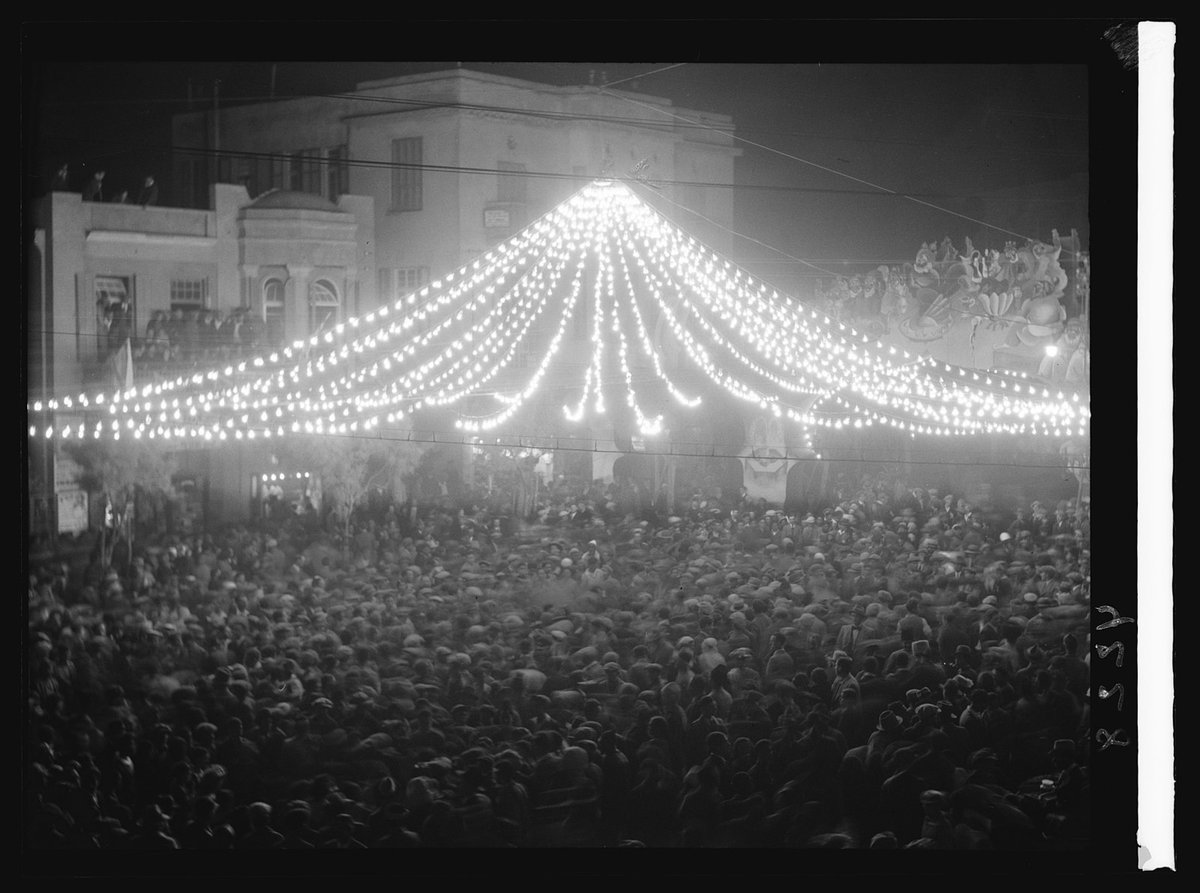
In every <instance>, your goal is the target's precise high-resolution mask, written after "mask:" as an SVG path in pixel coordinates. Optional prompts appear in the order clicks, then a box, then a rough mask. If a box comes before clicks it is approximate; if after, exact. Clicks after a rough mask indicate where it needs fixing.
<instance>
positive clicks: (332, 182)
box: [325, 146, 350, 202]
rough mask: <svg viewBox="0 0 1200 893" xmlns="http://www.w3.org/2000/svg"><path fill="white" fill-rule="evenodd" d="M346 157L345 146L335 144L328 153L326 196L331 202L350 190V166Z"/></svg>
mask: <svg viewBox="0 0 1200 893" xmlns="http://www.w3.org/2000/svg"><path fill="white" fill-rule="evenodd" d="M346 158H347V154H346V147H345V146H334V147H333V148H332V149H330V150H329V152H328V153H327V159H328V166H327V168H326V171H325V176H326V184H325V188H326V193H325V196H326V198H328V199H329V200H330V201H331V202H336V201H337V200H338V199H339V198H341V197H342V196H343V195H345V194H346V193H347V192H349V191H350V166H349V165H348V164H347V163H346Z"/></svg>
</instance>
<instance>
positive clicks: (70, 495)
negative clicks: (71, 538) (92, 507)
mask: <svg viewBox="0 0 1200 893" xmlns="http://www.w3.org/2000/svg"><path fill="white" fill-rule="evenodd" d="M87 529H88V495H87V493H86V492H84V491H83V490H67V491H64V492H61V493H59V494H58V532H59V533H82V532H83V531H85V530H87Z"/></svg>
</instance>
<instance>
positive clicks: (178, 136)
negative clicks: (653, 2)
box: [172, 69, 740, 311]
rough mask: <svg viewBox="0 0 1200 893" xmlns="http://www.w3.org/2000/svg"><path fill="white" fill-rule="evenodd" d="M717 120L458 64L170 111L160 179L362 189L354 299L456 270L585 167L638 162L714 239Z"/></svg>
mask: <svg viewBox="0 0 1200 893" xmlns="http://www.w3.org/2000/svg"><path fill="white" fill-rule="evenodd" d="M732 131H733V122H732V119H731V118H730V117H729V116H727V115H717V114H712V113H709V112H702V111H696V110H691V109H683V108H677V107H675V106H673V105H672V104H671V103H670V101H668V100H666V99H662V98H660V97H654V96H648V95H644V94H637V93H619V94H618V95H612V93H611V92H607V91H606V92H601V90H600V89H599V88H597V87H590V86H574V87H557V86H550V85H546V84H539V83H534V82H531V81H524V80H518V79H515V78H508V77H500V76H496V75H491V74H484V73H480V72H475V71H468V70H464V69H456V70H453V71H446V72H438V73H433V74H421V75H411V76H406V77H398V78H392V79H388V80H382V81H371V82H368V83H363V84H359V85H358V88H357V89H356V90H354V91H353V92H352V93H349V94H343V95H339V96H337V97H305V98H300V99H290V100H285V101H278V102H268V103H256V104H252V105H241V106H234V107H230V108H225V109H221V110H220V111H219V112H213V111H211V110H210V111H204V112H191V113H188V114H184V115H180V116H178V117H177V118H176V119H175V121H174V127H173V139H172V145H173V146H174V147H175V148H176V152H177V154H176V160H175V163H174V180H175V183H176V192H177V193H178V194H180V195H182V196H185V197H188V198H189V199H190V200H192V201H193V202H194V203H198V202H201V201H203V200H204V199H205V198H206V197H207V195H208V189H207V187H208V184H209V183H212V182H220V183H235V184H240V185H243V186H245V188H246V189H247V191H248V193H249V194H250V195H251V196H257V195H260V194H262V193H264V192H266V191H268V190H271V189H286V190H292V191H303V192H310V193H314V194H317V195H321V196H323V197H325V198H328V199H330V200H333V201H336V200H337V199H338V197H339V196H340V195H341V194H342V193H350V194H354V195H363V196H370V197H372V199H373V200H374V203H375V251H376V270H377V271H376V277H375V279H374V281H372V282H366V281H363V282H362V283H360V285H361V292H360V296H359V298H360V301H361V306H360V308H359V309H360V310H362V311H366V310H369V309H371V308H372V307H374V306H376V305H377V304H378V303H382V302H383V301H386V300H389V299H394V298H395V297H398V296H399V295H401V294H404V293H406V292H408V291H411V290H412V289H414V288H417V287H419V286H421V285H424V284H426V283H427V282H429V281H431V280H432V279H436V278H437V277H439V276H442V275H444V274H446V273H448V272H450V271H451V270H454V269H457V268H458V267H460V266H462V265H463V264H465V263H467V262H469V261H471V260H472V259H473V258H474V257H476V256H478V255H479V254H481V253H482V252H483V251H485V250H487V249H488V248H490V247H491V246H492V245H494V244H496V243H497V242H499V241H501V240H503V239H505V238H507V237H508V236H510V235H513V234H514V233H517V232H519V231H520V230H521V229H523V228H524V227H525V226H526V225H528V224H529V223H530V222H532V221H533V220H534V219H536V218H537V217H539V216H540V215H542V214H544V213H546V212H548V211H550V210H551V209H552V208H554V207H555V206H557V205H558V204H559V203H560V202H562V201H563V200H564V199H566V198H567V197H568V196H570V195H571V194H572V193H574V192H575V191H577V190H578V189H580V188H582V187H583V186H585V185H586V184H587V183H588V182H590V181H591V180H592V179H595V178H597V177H601V176H605V175H608V176H618V177H629V176H638V177H642V178H644V179H645V180H646V181H648V182H650V183H654V184H656V188H657V190H658V191H659V193H660V194H661V195H663V196H664V198H665V199H666V202H664V207H665V208H666V209H667V210H665V213H668V214H670V215H671V216H672V218H673V219H674V221H675V222H676V223H678V224H679V225H680V226H682V227H684V228H685V229H686V230H687V231H688V232H690V233H693V234H694V235H695V236H696V237H697V238H699V239H701V240H702V241H704V242H706V243H707V244H709V245H711V246H712V247H713V248H714V249H716V250H718V251H721V252H722V253H727V251H728V248H729V235H728V228H729V227H730V226H731V225H732V222H733V191H732V189H730V188H728V187H730V186H732V185H733V174H734V170H733V168H734V160H735V158H736V157H737V156H738V155H739V154H740V150H738V149H737V148H736V147H735V146H734V141H733V136H732Z"/></svg>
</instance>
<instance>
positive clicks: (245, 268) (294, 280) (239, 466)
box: [28, 184, 375, 520]
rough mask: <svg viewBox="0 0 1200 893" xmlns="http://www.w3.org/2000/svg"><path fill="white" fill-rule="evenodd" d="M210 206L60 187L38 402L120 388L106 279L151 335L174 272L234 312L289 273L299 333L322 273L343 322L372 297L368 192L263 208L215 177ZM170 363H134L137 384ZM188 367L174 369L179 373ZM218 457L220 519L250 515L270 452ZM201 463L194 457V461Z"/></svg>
mask: <svg viewBox="0 0 1200 893" xmlns="http://www.w3.org/2000/svg"><path fill="white" fill-rule="evenodd" d="M210 203H211V205H212V207H213V208H214V210H212V211H199V210H195V209H190V208H169V207H154V208H142V207H140V206H126V205H113V204H101V203H93V202H84V201H83V200H82V198H81V197H80V195H79V194H78V193H51V194H50V195H48V196H46V197H44V199H42V200H41V201H40V203H39V204H38V205H37V206H36V207H35V208H34V214H33V223H34V226H35V230H34V235H33V239H32V240H31V254H30V258H29V278H30V281H29V283H28V296H29V297H28V301H29V315H28V319H29V323H30V333H29V347H30V356H29V366H28V370H29V381H28V392H29V399H30V400H38V399H47V398H49V397H51V396H59V397H63V396H67V395H72V394H75V393H79V392H81V391H82V392H88V393H95V392H98V391H104V392H111V390H112V389H113V388H114V387H115V385H116V381H115V378H113V377H112V375H111V373H110V372H109V370H108V368H107V365H106V364H105V363H104V362H102V360H103V356H104V349H103V348H104V347H105V345H102V344H101V341H100V336H99V321H98V317H97V312H96V300H97V292H96V286H97V278H98V277H118V278H120V279H123V280H125V281H126V282H127V283H128V289H129V294H130V295H131V296H132V298H133V300H134V304H135V319H134V324H135V332H134V334H135V336H136V337H142V336H143V335H144V334H145V330H146V324H147V322H148V321H149V320H150V317H151V314H152V313H153V312H154V311H156V310H164V311H165V310H169V309H170V306H171V284H172V281H173V280H181V279H192V280H205V281H206V282H207V299H206V301H205V307H206V308H208V309H216V310H219V311H221V312H222V314H225V313H227V312H228V311H230V310H232V309H233V308H236V307H242V306H246V307H251V308H255V309H257V310H259V311H261V309H262V301H261V283H262V281H264V280H265V278H266V277H267V276H268V275H270V274H271V273H272V271H282V275H283V276H284V277H285V278H286V279H287V280H288V282H289V287H290V292H291V295H292V296H293V305H292V307H291V308H290V309H291V324H292V328H291V329H290V331H289V335H290V337H292V338H301V337H306V336H307V335H308V331H307V326H308V320H309V315H308V302H307V298H308V291H307V285H308V283H310V282H312V281H314V280H316V279H319V278H320V279H326V280H328V281H329V282H330V283H331V284H332V285H333V286H334V287H335V290H336V291H337V292H338V294H339V296H340V297H341V300H342V304H341V308H340V318H341V319H344V318H345V317H346V316H348V315H351V314H353V313H355V312H357V311H356V305H357V304H358V303H359V302H361V301H362V300H363V293H364V290H363V289H360V288H359V287H358V283H359V279H360V277H363V276H365V278H366V280H367V282H368V287H367V288H366V289H365V293H366V299H367V300H371V301H373V300H374V285H373V283H374V278H375V269H374V251H375V245H374V223H375V214H374V203H373V200H372V199H371V198H370V197H369V196H350V195H347V196H343V197H342V199H341V201H340V204H339V205H338V206H337V207H335V206H333V205H330V206H329V209H328V210H309V209H304V208H275V209H270V208H265V209H264V208H256V207H255V206H254V203H252V202H251V201H250V198H249V195H248V193H247V191H246V189H245V188H244V187H242V186H233V185H228V184H218V185H216V186H215V187H214V188H213V190H212V195H211V197H210ZM256 301H257V303H256ZM43 331H44V333H45V334H44V337H43V335H42V333H43ZM163 371H164V367H162V366H161V365H154V364H148V363H147V364H143V363H142V362H141V361H140V360H135V361H134V380H135V382H136V383H138V384H141V383H145V382H148V381H153V380H154V379H155V377H156V376H157V375H160V374H161V373H162V372H163ZM179 371H180V370H179V369H178V368H175V367H172V368H171V369H170V374H172V375H174V374H177V373H178V372H179ZM260 452H261V451H260ZM220 456H221V458H220V460H219V461H211V462H208V465H207V467H206V470H205V473H206V474H207V476H208V479H209V485H210V489H209V494H210V499H209V501H210V508H211V510H212V511H213V512H214V513H215V514H214V516H213V519H214V520H233V519H236V518H244V517H245V515H246V512H247V510H248V508H249V505H250V479H251V476H252V473H253V471H255V470H257V471H262V470H264V469H265V467H266V466H265V465H264V464H263V463H264V462H266V461H267V460H268V459H269V457H267V458H266V459H264V458H263V456H258V455H257V454H253V455H251V454H246V453H245V451H244V449H243V448H240V447H235V446H232V445H231V447H230V448H228V449H221V452H220ZM252 460H253V461H252ZM198 461H200V460H198V459H197V458H196V457H195V456H192V457H190V458H189V465H190V466H192V467H194V466H195V463H196V462H198ZM251 466H254V467H253V469H251ZM258 466H263V467H262V468H259V467H258ZM248 469H249V470H248ZM196 470H199V469H196ZM43 471H44V469H43ZM41 477H42V479H43V480H42V485H43V486H49V487H52V486H53V481H52V480H51V478H50V476H49V475H47V474H44V473H43V474H42V475H41Z"/></svg>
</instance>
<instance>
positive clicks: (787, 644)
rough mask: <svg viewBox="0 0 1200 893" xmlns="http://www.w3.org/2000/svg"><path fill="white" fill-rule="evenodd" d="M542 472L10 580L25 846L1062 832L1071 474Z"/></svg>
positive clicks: (1085, 593) (916, 838)
mask: <svg viewBox="0 0 1200 893" xmlns="http://www.w3.org/2000/svg"><path fill="white" fill-rule="evenodd" d="M543 500H544V501H543V504H542V505H541V506H540V512H539V514H538V515H537V516H536V517H532V518H527V519H522V520H520V521H515V520H513V519H510V518H507V517H503V516H502V515H500V514H499V513H497V512H496V511H495V510H493V509H489V508H478V507H475V506H466V507H451V506H448V505H445V506H441V507H432V508H427V509H423V510H420V511H418V510H416V509H412V510H406V509H404V508H399V509H398V508H395V507H393V508H389V509H386V510H380V511H378V512H376V513H375V514H374V515H372V516H367V515H364V516H362V517H360V518H357V519H355V524H354V526H353V527H352V530H353V535H352V536H351V538H350V540H349V541H340V540H337V539H334V538H332V537H331V535H329V534H327V533H326V532H324V531H323V530H321V529H320V528H319V527H318V526H316V525H314V523H313V519H312V518H310V517H306V516H297V517H293V518H291V519H283V520H279V519H276V520H273V521H270V522H265V523H263V524H261V525H258V526H254V527H250V526H241V527H230V528H227V529H224V530H221V531H216V532H212V533H209V534H206V535H203V536H195V537H188V538H175V539H170V540H164V541H163V542H157V543H152V544H148V545H146V546H145V547H139V548H138V549H135V550H133V553H132V554H133V560H132V561H131V562H130V563H129V564H128V566H126V567H121V568H117V569H113V570H108V569H106V568H103V567H100V566H95V567H94V568H93V569H92V570H91V571H90V572H89V574H88V575H86V576H85V578H84V579H83V580H78V581H77V580H74V579H73V578H72V577H71V576H70V575H69V573H68V571H67V570H66V569H65V568H47V569H44V570H43V571H42V572H41V573H37V574H34V575H33V576H31V578H30V586H29V612H30V614H29V637H30V648H29V657H30V663H29V688H28V696H29V702H28V704H29V718H30V722H29V726H28V735H29V753H30V757H29V760H28V767H29V770H30V776H29V784H28V787H27V790H28V800H27V805H28V817H27V833H28V838H29V841H30V842H31V844H32V845H33V846H35V847H52V848H92V849H95V848H101V849H113V848H118V849H119V848H133V849H176V848H179V849H299V850H308V849H322V848H376V847H387V848H391V847H402V848H408V847H413V848H417V847H463V846H471V847H484V846H495V847H511V846H528V847H536V846H591V847H595V846H644V847H819V848H864V849H865V848H907V847H919V848H938V849H965V850H975V849H1029V848H1033V849H1043V850H1046V849H1050V850H1054V849H1074V848H1078V847H1080V846H1082V845H1083V843H1084V842H1085V841H1086V840H1087V837H1088V821H1089V819H1088V816H1089V808H1090V807H1089V780H1088V779H1089V773H1088V741H1089V736H1088V726H1089V720H1088V708H1087V696H1088V693H1089V692H1088V688H1089V681H1088V680H1089V666H1090V664H1089V657H1088V654H1089V650H1090V641H1089V612H1090V566H1089V558H1090V556H1089V552H1088V544H1089V525H1090V505H1089V504H1088V503H1087V502H1086V501H1085V502H1083V503H1082V504H1080V505H1075V504H1072V503H1060V504H1058V505H1057V506H1042V505H1040V504H1039V503H1036V502H1035V503H1033V504H1032V505H1031V506H1030V507H1029V509H1028V510H1024V511H1021V512H1018V513H1017V514H1016V515H1015V517H1003V516H1001V515H1000V514H998V513H993V512H984V511H983V510H981V509H978V508H976V507H974V506H972V505H971V504H969V503H968V502H966V501H965V500H963V499H959V498H956V497H954V496H943V495H942V494H940V493H937V492H936V491H930V492H927V491H924V490H919V489H906V488H893V487H891V486H886V487H885V486H883V485H882V484H879V483H878V482H875V483H874V484H873V483H872V482H870V481H865V482H864V484H863V486H862V487H861V488H860V489H859V490H858V491H857V492H855V493H853V494H849V495H847V496H846V498H844V499H842V501H841V502H840V503H839V504H837V505H834V506H830V507H828V508H825V509H823V510H822V511H819V512H817V513H815V514H786V513H784V512H781V511H777V510H771V509H768V508H766V507H765V506H763V505H757V506H755V505H748V504H746V503H745V501H744V500H742V501H740V502H737V503H736V504H733V503H731V502H730V501H729V500H718V499H715V498H713V499H709V498H705V497H703V496H702V495H700V494H697V496H696V498H694V499H692V500H690V501H688V502H686V503H685V504H683V505H680V506H678V507H677V509H676V511H677V512H678V514H674V515H672V514H668V513H667V512H666V511H664V510H663V509H664V507H663V506H656V505H654V504H651V505H645V506H641V505H637V506H633V507H632V510H628V509H630V508H631V507H629V506H626V505H623V504H622V500H621V499H619V498H616V494H615V492H614V491H605V490H603V489H601V488H597V489H594V490H591V491H585V490H582V489H577V490H572V489H571V488H569V487H566V486H565V485H558V486H555V487H552V488H550V490H548V491H547V492H546V493H545V494H543ZM118 554H120V550H118Z"/></svg>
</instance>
